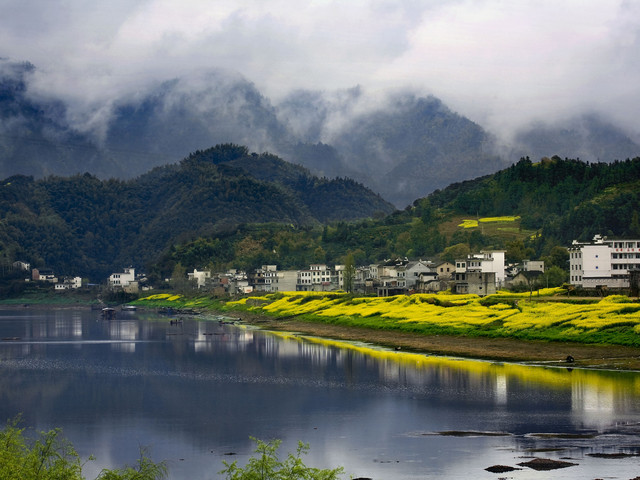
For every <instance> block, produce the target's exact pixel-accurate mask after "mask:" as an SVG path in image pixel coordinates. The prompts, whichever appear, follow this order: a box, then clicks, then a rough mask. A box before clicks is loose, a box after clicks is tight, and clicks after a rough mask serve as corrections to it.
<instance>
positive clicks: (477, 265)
mask: <svg viewBox="0 0 640 480" xmlns="http://www.w3.org/2000/svg"><path fill="white" fill-rule="evenodd" d="M504 253H505V251H504V250H491V251H483V252H481V253H476V254H473V255H469V256H467V258H465V259H461V260H456V271H455V279H456V281H464V280H465V278H466V277H465V274H467V273H493V274H494V275H493V278H494V284H495V285H494V286H495V288H497V289H500V288H502V287H503V286H504V284H505V278H506V274H505V270H504V266H505V265H504ZM482 278H483V282H486V278H487V277H486V276H485V277H482Z"/></svg>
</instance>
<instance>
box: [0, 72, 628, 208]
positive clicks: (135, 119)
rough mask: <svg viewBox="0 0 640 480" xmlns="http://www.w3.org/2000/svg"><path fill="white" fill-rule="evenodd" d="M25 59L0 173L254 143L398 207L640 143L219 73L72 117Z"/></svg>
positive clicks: (401, 96) (607, 127) (11, 85)
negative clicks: (502, 126)
mask: <svg viewBox="0 0 640 480" xmlns="http://www.w3.org/2000/svg"><path fill="white" fill-rule="evenodd" d="M36 72H37V69H36V67H35V66H34V65H31V64H30V63H28V62H24V63H21V62H15V61H10V60H0V177H1V178H5V177H8V176H11V175H15V174H25V175H34V176H35V177H38V178H40V177H44V176H47V175H51V174H55V175H73V174H77V173H84V172H88V173H90V174H92V175H96V176H98V177H99V178H110V177H116V178H120V179H130V178H134V177H136V176H139V175H142V174H144V173H145V172H147V171H149V170H150V169H151V168H153V167H156V166H161V165H166V164H170V163H174V162H176V161H177V160H179V159H181V158H184V157H186V156H188V155H189V154H190V153H191V152H194V151H196V150H203V149H206V148H209V147H210V146H211V145H216V144H226V143H233V144H239V145H247V146H248V147H249V148H250V149H251V150H252V151H256V152H266V151H269V152H271V153H272V154H275V155H278V156H279V157H280V158H282V159H284V160H286V161H288V162H290V163H293V164H298V165H302V166H304V167H306V168H307V169H309V170H310V171H311V173H312V174H314V175H317V176H320V177H322V176H326V177H329V178H334V177H349V178H352V179H354V180H356V181H357V182H360V183H362V184H364V185H365V186H367V187H369V188H371V189H372V190H374V191H375V192H377V193H379V194H380V195H382V196H383V197H384V198H385V199H386V200H388V201H390V202H391V203H393V204H394V205H395V206H396V207H399V208H403V207H404V206H406V205H408V204H410V203H411V202H413V201H414V200H415V199H416V198H420V197H423V196H425V195H427V194H429V193H430V192H432V191H434V190H436V189H442V188H444V187H446V186H447V185H449V184H450V183H453V182H458V181H462V180H465V179H471V178H474V177H477V176H480V175H485V174H489V173H493V172H495V171H497V170H499V169H501V168H504V167H505V166H508V165H510V164H512V163H514V162H515V161H517V160H518V158H520V157H521V156H522V157H523V156H529V157H530V158H532V159H534V160H536V159H540V158H542V157H544V156H552V155H558V156H559V157H560V158H564V157H569V158H580V159H582V160H586V161H607V162H608V161H612V160H615V159H620V160H623V159H625V158H632V157H635V156H637V155H638V154H639V153H640V146H639V145H638V144H637V143H636V142H635V141H634V140H633V139H632V138H631V137H630V136H629V135H628V134H626V133H625V131H624V130H623V129H621V128H619V127H617V126H615V125H614V124H612V123H611V122H609V121H607V119H605V118H603V117H601V116H600V115H598V114H596V113H587V114H582V115H577V116H575V117H573V118H571V119H568V120H565V121H563V122H560V123H537V124H533V125H531V126H530V127H528V128H527V129H524V130H522V131H519V132H517V134H516V135H515V136H514V138H513V139H511V140H509V141H507V140H505V139H503V138H499V137H498V136H496V134H494V133H492V132H490V131H488V130H486V129H485V128H483V127H482V126H481V125H479V124H477V123H475V122H473V121H471V120H469V119H468V118H466V117H465V116H463V115H461V114H459V113H456V112H454V111H452V110H451V109H450V108H449V107H447V106H446V105H445V104H444V103H443V102H442V101H441V100H439V99H438V98H435V97H433V96H421V95H417V94H415V93H412V92H407V91H404V92H395V93H392V94H387V95H385V96H384V98H381V99H380V100H379V101H378V102H374V103H371V102H370V97H368V96H367V95H366V94H365V92H364V91H363V88H361V87H355V88H352V89H349V90H344V91H337V92H320V91H306V90H304V91H296V92H291V93H290V94H289V95H287V96H285V97H284V98H282V99H279V100H278V101H277V102H276V101H272V100H271V99H269V98H267V97H266V96H264V95H263V94H262V93H261V92H260V91H259V90H258V89H257V87H256V86H255V85H254V84H253V83H252V82H251V81H250V80H248V79H246V78H244V77H242V76H240V75H237V74H230V73H229V72H224V71H220V70H211V71H209V72H205V73H201V74H198V75H188V76H184V77H178V78H173V79H166V80H164V81H163V80H160V81H159V82H158V83H156V84H155V85H153V86H149V87H146V88H145V89H141V90H140V91H138V92H136V93H135V94H128V95H123V96H121V97H116V98H113V99H111V100H110V101H109V102H108V103H107V104H99V105H93V106H92V107H91V109H89V110H88V112H85V113H84V115H77V114H76V113H77V112H76V110H74V109H73V108H72V106H71V105H69V103H68V101H65V100H64V99H61V98H56V97H55V95H52V94H48V93H47V92H42V91H38V92H35V91H34V90H33V89H32V88H31V78H32V76H33V75H34V74H35V73H36Z"/></svg>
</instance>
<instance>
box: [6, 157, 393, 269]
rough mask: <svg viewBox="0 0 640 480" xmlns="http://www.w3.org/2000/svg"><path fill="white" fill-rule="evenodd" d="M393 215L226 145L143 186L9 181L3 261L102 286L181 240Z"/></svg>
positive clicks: (367, 195)
mask: <svg viewBox="0 0 640 480" xmlns="http://www.w3.org/2000/svg"><path fill="white" fill-rule="evenodd" d="M393 210H394V208H393V207H392V206H391V205H390V204H389V203H387V202H385V201H384V200H382V198H381V197H379V196H378V195H376V194H374V193H373V192H371V191H370V190H367V189H366V188H364V187H363V186H362V185H360V184H357V183H355V182H353V181H352V180H346V179H334V180H327V179H321V178H317V177H314V176H312V175H310V174H309V172H308V171H307V170H305V169H304V168H302V167H299V166H295V165H291V164H288V163H286V162H284V161H283V160H280V159H278V158H277V157H275V156H273V155H269V154H262V155H258V154H252V153H249V151H248V150H247V148H246V147H241V146H237V145H218V146H216V147H213V148H211V149H208V150H205V151H201V152H200V151H199V152H195V153H194V154H192V155H190V156H189V157H188V158H186V159H185V160H183V161H182V162H181V163H180V164H176V165H170V166H165V167H158V168H156V169H154V170H152V171H150V172H149V173H147V174H145V175H142V176H140V177H138V178H136V179H134V180H129V181H121V180H113V179H112V180H106V181H103V180H100V179H98V178H96V177H94V176H92V175H90V174H84V175H76V176H73V177H53V176H52V177H47V178H45V179H42V180H34V179H33V178H32V177H26V176H13V177H10V178H8V179H6V180H4V181H2V182H1V183H0V222H1V223H2V226H3V228H2V229H0V259H1V261H2V264H3V266H8V265H10V264H11V263H12V262H14V261H16V260H22V261H27V262H30V263H31V264H32V265H33V266H38V267H48V268H53V269H54V270H55V271H56V273H59V274H67V275H69V274H74V275H82V276H86V277H90V278H92V279H93V278H95V279H96V280H97V279H101V278H104V277H105V276H106V275H108V274H109V273H111V272H112V271H114V270H119V269H121V268H122V267H123V266H127V265H134V266H138V267H141V266H143V265H144V264H145V263H146V262H149V261H151V260H153V259H154V258H156V257H157V256H158V255H159V253H160V252H162V251H163V250H164V249H165V248H168V246H169V245H170V244H171V243H172V242H184V241H187V240H189V239H192V238H196V237H198V236H202V235H207V236H215V235H219V234H221V233H224V232H226V231H234V230H235V229H237V228H238V227H239V226H240V225H242V224H247V223H254V222H275V223H280V224H284V225H287V226H289V227H291V228H311V227H313V226H314V225H320V224H321V223H322V222H328V221H337V220H353V219H357V218H363V217H371V216H374V215H377V216H384V215H385V214H387V213H390V212H392V211H393Z"/></svg>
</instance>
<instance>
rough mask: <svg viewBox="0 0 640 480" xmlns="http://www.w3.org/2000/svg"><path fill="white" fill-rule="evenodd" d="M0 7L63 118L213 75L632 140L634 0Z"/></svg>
mask: <svg viewBox="0 0 640 480" xmlns="http://www.w3.org/2000/svg"><path fill="white" fill-rule="evenodd" d="M0 11H2V13H3V14H2V16H1V17H0V45H1V46H2V47H0V48H1V50H0V56H4V57H11V58H12V59H14V60H20V61H22V60H28V61H30V62H32V63H34V64H35V65H36V66H37V67H38V75H37V77H36V78H37V82H36V84H35V86H36V87H37V89H38V90H39V91H41V92H50V93H52V94H55V95H57V96H61V97H62V98H64V99H66V100H67V101H68V102H69V103H70V104H71V105H72V111H73V109H74V108H75V110H76V113H75V115H80V114H79V113H77V112H81V111H82V110H83V109H84V110H88V109H94V110H95V111H98V110H100V109H101V108H102V109H104V106H105V105H106V104H108V102H110V101H112V100H113V99H114V98H116V97H118V96H121V95H133V94H135V93H136V92H137V91H140V90H142V89H145V88H147V87H148V86H149V84H152V83H153V84H157V82H160V81H163V80H166V79H168V78H173V77H178V76H189V75H194V74H195V73H196V72H198V71H200V70H203V69H211V68H216V69H226V70H229V71H234V72H239V73H240V74H242V75H243V76H245V77H246V78H248V79H249V80H250V81H252V82H254V83H255V84H256V86H257V87H258V88H259V89H260V90H261V91H263V92H264V93H265V94H266V95H268V96H269V97H271V98H273V99H275V100H276V101H277V100H278V99H281V98H284V97H285V96H286V95H287V94H289V93H290V92H291V91H294V90H297V89H308V90H320V91H333V90H345V89H348V88H352V87H354V86H357V85H361V86H363V87H364V89H365V90H366V91H367V92H376V91H380V92H383V91H386V90H389V89H398V88H406V87H410V88H413V89H415V90H417V91H419V92H422V93H425V94H427V93H431V94H434V95H436V96H438V97H440V98H442V99H443V100H444V101H445V103H447V104H448V105H449V106H451V108H452V109H454V110H456V111H458V112H459V113H461V114H463V115H466V116H469V117H470V118H471V119H473V120H476V121H478V122H479V123H481V124H483V125H486V126H489V127H490V128H493V129H495V130H497V131H500V132H506V133H513V130H515V129H516V128H517V127H518V126H519V125H525V124H526V123H528V122H529V121H531V120H534V119H542V120H544V119H548V118H552V119H558V118H562V117H563V116H565V117H568V116H571V115H574V114H577V113H580V112H581V111H584V110H591V111H599V112H602V113H605V114H606V115H608V116H609V118H611V119H612V120H614V121H616V122H617V123H618V124H620V125H624V126H626V127H627V129H628V130H629V132H630V133H632V134H635V135H637V136H640V131H638V130H637V127H636V126H635V125H636V124H637V123H636V122H635V116H636V112H635V108H634V107H635V106H636V105H638V104H640V98H639V97H640V89H638V88H637V85H638V84H640V57H639V56H638V54H637V52H638V51H640V50H639V47H640V39H639V32H640V2H637V1H635V0H631V1H623V0H620V1H613V0H599V1H597V2H584V1H583V0H566V1H564V2H556V1H550V0H537V1H530V0H519V1H516V2H504V1H501V0H457V1H456V0H454V1H451V0H441V1H419V0H415V1H390V0H354V1H349V2H340V1H337V0H312V1H309V2H295V1H293V0H267V1H260V0H234V1H231V0H219V1H216V2H205V1H198V0H190V1H188V0H185V1H182V2H176V1H173V0H171V1H169V0H112V1H110V2H86V1H83V0H82V1H81V0H65V1H62V0H50V1H47V2H42V1H39V0H0ZM101 111H102V110H101ZM634 129H636V130H634Z"/></svg>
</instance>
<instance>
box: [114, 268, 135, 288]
mask: <svg viewBox="0 0 640 480" xmlns="http://www.w3.org/2000/svg"><path fill="white" fill-rule="evenodd" d="M109 286H110V287H111V288H122V289H125V290H127V289H128V287H135V289H136V290H137V282H136V270H135V268H131V267H129V268H125V269H124V271H123V272H122V273H112V274H111V275H110V276H109Z"/></svg>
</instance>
